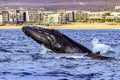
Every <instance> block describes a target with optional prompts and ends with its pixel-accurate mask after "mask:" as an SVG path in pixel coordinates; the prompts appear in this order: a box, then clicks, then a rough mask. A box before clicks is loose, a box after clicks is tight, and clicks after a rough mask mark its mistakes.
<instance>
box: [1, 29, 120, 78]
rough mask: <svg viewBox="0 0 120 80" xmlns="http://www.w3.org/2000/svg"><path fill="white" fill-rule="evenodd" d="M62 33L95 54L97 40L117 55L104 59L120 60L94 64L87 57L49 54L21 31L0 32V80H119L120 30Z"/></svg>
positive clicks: (2, 30) (82, 55) (112, 53)
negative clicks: (94, 42) (93, 40)
mask: <svg viewBox="0 0 120 80" xmlns="http://www.w3.org/2000/svg"><path fill="white" fill-rule="evenodd" d="M59 31H60V32H62V33H64V34H65V35H67V36H69V37H70V38H72V39H73V40H75V41H77V42H79V43H81V44H83V45H84V46H86V47H88V48H89V49H91V50H92V48H93V46H92V44H91V41H92V39H93V38H95V37H96V38H97V39H99V40H100V42H101V43H104V44H107V45H110V46H111V47H112V48H113V50H114V52H109V53H105V54H102V55H105V56H110V57H115V58H117V59H118V60H95V59H92V58H89V57H85V56H84V54H79V53H72V54H58V53H50V52H46V51H45V49H43V48H42V47H41V45H40V44H38V43H37V42H36V41H34V40H32V39H31V38H29V37H27V36H26V35H25V34H24V33H23V32H22V31H21V30H19V29H1V30H0V80H120V59H119V58H120V30H119V29H118V30H117V29H112V30H102V29H99V30H97V29H96V30H75V29H74V30H72V29H60V30H59Z"/></svg>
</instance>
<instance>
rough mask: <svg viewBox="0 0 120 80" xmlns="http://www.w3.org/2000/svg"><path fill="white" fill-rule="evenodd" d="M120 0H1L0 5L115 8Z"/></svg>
mask: <svg viewBox="0 0 120 80" xmlns="http://www.w3.org/2000/svg"><path fill="white" fill-rule="evenodd" d="M119 4H120V0H0V7H14V6H20V7H40V6H42V7H49V6H52V7H53V8H55V7H56V8H59V7H60V8H62V7H63V8H66V7H68V8H69V7H71V8H97V7H98V8H111V7H112V8H113V7H114V6H115V5H119Z"/></svg>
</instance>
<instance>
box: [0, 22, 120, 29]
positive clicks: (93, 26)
mask: <svg viewBox="0 0 120 80" xmlns="http://www.w3.org/2000/svg"><path fill="white" fill-rule="evenodd" d="M22 27H23V26H0V29H21V28H22ZM39 27H43V28H48V29H120V25H114V24H113V25H110V24H98V23H96V24H89V23H72V24H65V25H60V26H40V25H39Z"/></svg>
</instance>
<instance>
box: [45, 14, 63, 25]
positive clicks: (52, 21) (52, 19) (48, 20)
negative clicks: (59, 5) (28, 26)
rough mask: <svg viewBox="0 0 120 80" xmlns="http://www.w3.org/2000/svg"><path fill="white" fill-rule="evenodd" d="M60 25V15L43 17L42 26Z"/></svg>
mask: <svg viewBox="0 0 120 80" xmlns="http://www.w3.org/2000/svg"><path fill="white" fill-rule="evenodd" d="M61 23H62V15H60V14H57V13H56V14H49V15H45V16H44V20H43V24H47V25H59V24H61Z"/></svg>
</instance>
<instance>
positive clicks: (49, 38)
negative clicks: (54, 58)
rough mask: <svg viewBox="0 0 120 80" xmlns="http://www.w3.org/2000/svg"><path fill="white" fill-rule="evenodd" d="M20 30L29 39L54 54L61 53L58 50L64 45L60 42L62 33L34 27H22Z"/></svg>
mask: <svg viewBox="0 0 120 80" xmlns="http://www.w3.org/2000/svg"><path fill="white" fill-rule="evenodd" d="M22 30H23V32H24V33H25V34H26V35H27V36H28V37H31V38H32V39H34V40H35V41H37V42H38V43H39V44H41V45H43V46H44V47H46V48H48V49H51V50H53V51H54V52H61V51H63V50H60V49H61V47H63V45H64V44H65V43H64V42H63V41H64V40H62V39H63V35H61V34H62V33H60V32H59V31H57V30H54V29H45V28H41V27H36V26H24V27H23V28H22ZM61 43H62V44H61ZM59 50H60V51H59Z"/></svg>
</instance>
